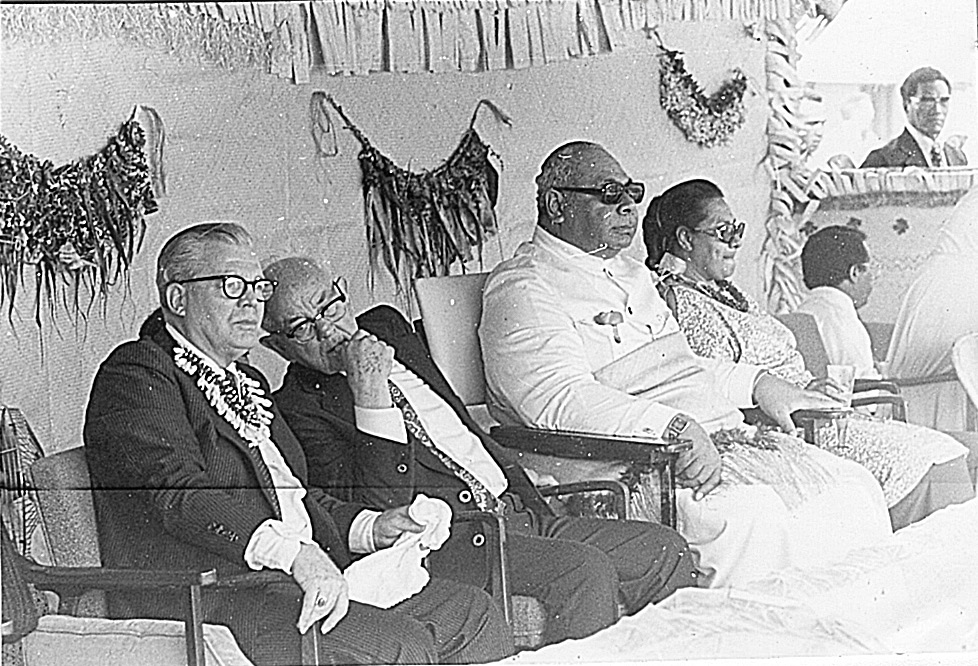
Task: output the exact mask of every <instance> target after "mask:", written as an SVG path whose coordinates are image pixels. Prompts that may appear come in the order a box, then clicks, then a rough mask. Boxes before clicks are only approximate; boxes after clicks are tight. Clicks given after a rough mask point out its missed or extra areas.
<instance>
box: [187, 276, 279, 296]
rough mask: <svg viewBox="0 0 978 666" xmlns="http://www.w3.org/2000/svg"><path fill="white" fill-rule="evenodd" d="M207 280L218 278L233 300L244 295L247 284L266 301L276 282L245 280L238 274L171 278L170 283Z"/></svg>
mask: <svg viewBox="0 0 978 666" xmlns="http://www.w3.org/2000/svg"><path fill="white" fill-rule="evenodd" d="M208 280H220V281H221V289H223V290H224V295H225V296H227V297H228V298H230V299H232V300H234V299H238V298H241V297H242V296H244V293H245V291H246V290H247V289H248V287H249V286H251V287H254V288H255V298H257V299H258V300H259V301H262V302H264V301H267V300H268V299H270V298H271V297H272V294H274V293H275V285H276V282H275V281H274V280H266V279H265V278H257V279H255V280H245V279H244V278H243V277H241V276H240V275H204V276H201V277H195V278H187V279H186V280H173V282H171V283H170V284H186V283H188V282H206V281H208Z"/></svg>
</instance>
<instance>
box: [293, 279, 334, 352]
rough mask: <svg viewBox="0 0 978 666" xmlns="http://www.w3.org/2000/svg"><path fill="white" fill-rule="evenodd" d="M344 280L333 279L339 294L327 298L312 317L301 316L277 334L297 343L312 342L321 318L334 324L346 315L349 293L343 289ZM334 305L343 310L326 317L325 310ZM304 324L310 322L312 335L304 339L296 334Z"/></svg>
mask: <svg viewBox="0 0 978 666" xmlns="http://www.w3.org/2000/svg"><path fill="white" fill-rule="evenodd" d="M345 282H346V280H345V279H344V278H343V277H338V278H336V279H335V280H333V285H332V286H333V288H334V289H335V290H336V291H338V292H339V296H335V297H333V298H331V299H329V300H328V301H326V305H324V306H323V307H321V308H319V311H318V312H316V315H315V316H314V317H313V318H312V319H310V318H309V317H303V318H302V320H301V321H299V322H298V323H297V324H293V325H292V326H290V327H289V329H288V330H286V331H278V333H279V335H284V336H285V337H287V338H288V339H290V340H295V341H296V342H298V343H299V344H306V343H307V342H312V341H313V340H315V339H316V332H317V331H318V330H319V322H320V321H323V319H325V320H326V322H327V323H329V324H330V325H331V326H335V325H336V322H338V321H339V320H340V319H342V318H343V317H344V316H345V315H346V302H347V300H349V295H348V294H347V293H346V292H345V291H344V290H343V284H344V283H345ZM334 305H336V306H342V310H343V311H342V312H341V313H340V314H339V316H336V317H328V318H327V317H326V311H327V310H329V309H330V308H331V307H333V306H334ZM306 324H312V328H311V329H310V330H311V332H312V335H311V336H310V337H308V338H306V339H302V338H300V337H299V336H298V335H296V334H297V332H298V331H299V329H300V328H302V327H303V326H305V325H306Z"/></svg>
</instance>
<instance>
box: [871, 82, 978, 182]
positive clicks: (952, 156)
mask: <svg viewBox="0 0 978 666" xmlns="http://www.w3.org/2000/svg"><path fill="white" fill-rule="evenodd" d="M900 97H901V98H902V99H903V110H904V112H905V113H906V114H907V127H906V129H904V130H903V133H902V134H900V136H898V137H897V138H895V139H893V140H892V141H890V142H889V143H888V144H886V145H885V146H883V147H882V148H877V149H876V150H874V151H872V152H870V153H869V155H868V156H867V157H866V159H865V160H864V161H863V163H862V164H861V165H860V167H861V168H869V167H891V168H901V167H908V166H918V167H930V168H940V167H949V166H966V165H967V164H968V158H967V157H966V156H965V154H964V152H963V151H962V150H961V148H960V147H959V146H957V145H954V143H952V142H950V141H943V140H942V139H941V131H942V130H943V129H944V121H945V120H947V112H948V109H949V108H950V106H951V83H950V81H948V80H947V77H945V76H944V75H943V74H941V72H940V71H939V70H936V69H934V68H933V67H921V68H920V69H916V70H914V71H913V72H912V73H911V74H910V76H908V77H907V78H906V80H905V81H904V82H903V85H901V86H900Z"/></svg>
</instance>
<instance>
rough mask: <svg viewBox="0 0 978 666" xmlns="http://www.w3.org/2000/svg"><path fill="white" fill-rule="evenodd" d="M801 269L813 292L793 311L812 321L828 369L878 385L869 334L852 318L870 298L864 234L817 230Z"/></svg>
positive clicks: (803, 253)
mask: <svg viewBox="0 0 978 666" xmlns="http://www.w3.org/2000/svg"><path fill="white" fill-rule="evenodd" d="M801 269H802V274H803V276H804V279H805V286H806V287H808V288H809V289H810V290H811V292H810V293H809V294H808V296H807V297H806V298H805V300H804V301H802V303H801V305H799V306H798V309H797V311H798V312H804V313H807V314H810V315H812V317H814V318H815V324H816V325H817V326H818V333H819V335H820V336H821V338H822V343H823V344H824V345H825V351H826V353H827V355H828V359H829V363H831V364H833V365H851V366H853V367H854V368H855V369H856V373H855V376H856V377H857V378H859V379H879V378H880V373H879V370H877V369H876V364H875V361H874V360H873V348H872V342H871V340H870V338H869V332H868V331H867V330H866V327H865V326H864V325H863V322H862V320H861V319H860V318H859V315H858V314H857V312H856V311H857V310H858V309H859V308H861V307H863V306H864V305H866V303H867V302H868V301H869V295H870V294H871V293H872V292H873V270H872V267H871V266H870V261H869V250H868V249H867V248H866V234H864V233H863V232H862V231H860V230H859V229H856V228H854V227H843V226H837V225H833V226H829V227H823V228H822V229H819V230H818V231H816V232H815V233H814V234H812V235H811V236H809V237H808V240H807V241H805V247H804V248H802V251H801Z"/></svg>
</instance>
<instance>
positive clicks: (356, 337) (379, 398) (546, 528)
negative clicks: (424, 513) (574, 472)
mask: <svg viewBox="0 0 978 666" xmlns="http://www.w3.org/2000/svg"><path fill="white" fill-rule="evenodd" d="M266 273H267V275H268V276H269V277H272V278H274V279H275V280H276V282H277V284H278V287H277V289H276V293H275V295H274V296H273V298H272V299H271V300H270V301H269V303H268V307H267V309H266V312H265V321H264V328H265V329H266V330H268V331H270V332H271V334H270V335H269V336H267V337H265V338H262V343H263V344H265V345H266V346H268V347H270V348H272V349H274V350H276V351H278V352H279V353H280V354H281V355H282V356H283V357H285V358H286V359H287V360H289V361H291V364H290V366H289V370H288V372H287V373H286V375H285V379H284V381H283V382H282V388H281V389H279V390H278V391H276V393H275V403H276V404H277V405H278V406H279V408H280V409H281V410H282V414H283V415H284V416H285V418H286V420H287V421H288V423H289V426H290V427H291V428H292V430H293V431H294V432H295V434H296V437H297V438H298V439H299V442H300V444H301V445H302V447H303V450H304V451H305V454H306V458H307V459H308V461H309V479H310V482H311V483H312V484H313V485H316V486H319V487H321V488H323V489H325V490H327V491H328V492H330V493H331V494H334V495H337V496H339V497H344V498H346V499H350V500H355V501H361V502H365V503H367V504H370V505H371V506H379V507H394V506H398V505H401V504H405V503H408V502H410V501H411V500H412V499H413V498H414V497H415V496H416V495H417V494H418V493H423V494H425V495H427V496H430V497H436V498H439V499H442V500H444V501H445V502H447V503H448V504H449V505H450V506H451V507H452V508H453V510H455V511H456V512H462V511H472V510H477V509H481V510H484V511H493V512H498V513H501V514H502V516H503V520H504V522H505V525H506V531H507V539H506V554H507V560H508V571H509V585H510V590H511V591H512V593H513V594H519V595H524V596H531V597H534V598H536V599H538V600H540V601H541V602H542V604H543V607H544V609H545V612H546V614H547V620H546V626H545V630H544V636H543V638H544V641H545V642H548V643H553V642H557V641H561V640H564V639H567V638H582V637H584V636H587V635H589V634H592V633H594V632H596V631H598V630H599V629H602V628H604V627H606V626H608V625H610V624H612V623H613V622H615V620H617V619H618V602H619V601H620V602H621V605H622V606H623V609H624V611H625V612H626V613H628V614H631V613H634V612H637V611H638V610H640V609H641V608H643V607H645V606H646V605H647V604H649V603H654V602H657V601H660V600H662V599H664V598H665V597H667V596H669V595H670V594H671V593H672V592H673V591H674V590H676V589H677V588H679V587H686V586H692V585H695V584H696V579H695V575H694V573H695V570H694V567H693V562H692V558H691V554H690V552H689V549H688V547H687V545H686V543H685V542H684V541H683V539H682V537H680V536H679V535H678V534H676V532H675V531H674V530H672V529H670V528H667V527H665V526H662V525H653V524H649V523H644V522H638V521H624V520H621V521H610V520H599V519H583V518H571V517H564V516H560V517H558V516H556V515H555V514H554V512H553V511H552V510H551V509H550V507H549V506H548V505H547V503H546V502H545V501H544V500H543V498H542V497H541V496H540V493H539V492H537V491H536V489H535V488H534V487H533V484H532V483H531V482H530V479H529V478H528V477H527V475H526V474H525V473H524V470H523V469H522V468H521V467H520V465H519V464H518V462H517V461H516V458H515V455H514V454H513V453H511V452H509V451H507V450H506V449H504V448H503V447H502V446H500V445H499V444H498V443H496V442H495V441H494V440H493V439H492V437H491V436H489V435H488V434H487V433H485V432H484V431H483V430H482V429H481V428H479V426H478V425H477V424H476V423H475V421H474V420H473V419H472V418H471V417H470V416H469V414H468V412H467V411H466V409H465V406H464V405H463V404H462V401H461V400H460V399H459V398H458V396H457V395H456V394H455V393H454V392H453V391H452V389H451V387H450V386H449V385H448V382H447V380H446V379H445V377H444V375H442V374H441V372H440V371H439V370H438V368H437V367H436V366H435V364H434V363H433V362H432V360H431V357H430V356H429V355H428V352H427V350H426V349H425V347H424V345H423V344H422V343H421V341H420V339H419V338H418V337H417V335H416V334H415V332H414V330H413V329H412V328H411V326H410V324H409V323H408V322H407V320H405V319H404V317H403V316H402V315H401V314H400V313H399V312H397V311H396V310H395V309H394V308H391V307H390V306H386V305H380V306H377V307H374V308H371V309H370V310H368V311H366V312H365V313H363V314H361V315H360V316H358V317H355V316H354V311H353V309H352V308H351V307H350V304H349V303H348V301H347V294H346V287H345V283H344V281H343V280H342V279H335V280H334V279H333V278H332V277H331V276H330V275H329V274H328V273H326V272H325V271H324V270H323V269H322V268H320V267H319V265H318V264H317V263H316V262H315V261H313V260H311V259H304V258H299V257H293V258H288V259H282V260H280V261H277V262H275V263H274V264H272V265H270V266H268V267H267V268H266ZM456 528H457V529H456V530H455V533H454V534H453V535H452V537H451V538H450V539H449V540H448V543H447V544H445V546H444V547H443V548H442V549H441V551H439V553H437V557H433V558H432V560H433V561H432V562H431V566H432V571H433V572H436V573H437V574H441V575H450V576H452V577H460V578H462V579H463V580H466V581H468V580H472V581H473V582H475V580H474V579H477V578H478V577H479V576H480V575H481V573H482V572H480V567H479V566H478V562H479V560H484V559H485V557H484V554H483V553H482V550H484V548H483V549H481V550H480V549H479V548H473V547H472V546H470V545H469V544H471V543H472V539H474V538H475V539H477V541H476V544H478V543H479V540H478V537H479V534H478V533H477V532H476V531H475V530H469V529H466V526H456Z"/></svg>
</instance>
